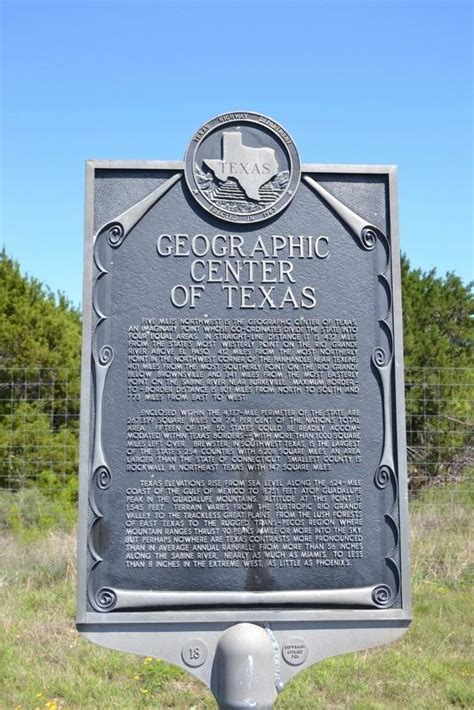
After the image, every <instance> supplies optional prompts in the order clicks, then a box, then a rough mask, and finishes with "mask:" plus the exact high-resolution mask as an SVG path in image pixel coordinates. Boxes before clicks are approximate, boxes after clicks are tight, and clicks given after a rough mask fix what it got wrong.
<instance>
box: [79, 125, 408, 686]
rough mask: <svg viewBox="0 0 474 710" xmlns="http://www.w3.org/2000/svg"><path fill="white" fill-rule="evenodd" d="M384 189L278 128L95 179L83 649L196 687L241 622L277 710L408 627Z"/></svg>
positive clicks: (394, 265) (105, 166)
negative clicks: (337, 664)
mask: <svg viewBox="0 0 474 710" xmlns="http://www.w3.org/2000/svg"><path fill="white" fill-rule="evenodd" d="M407 545H408V540H407V483H406V452H405V423H404V401H403V358H402V330H401V304H400V263H399V245H398V229H397V213H396V169H395V168H394V167H392V166H350V165H318V164H302V165H300V160H299V157H298V152H297V149H296V147H295V144H294V142H293V140H292V139H291V137H290V136H289V134H288V133H287V132H286V130H285V129H283V128H282V127H281V126H280V125H279V124H278V123H276V122H275V121H273V120H272V119H269V118H267V117H265V116H261V115H260V114H255V113H251V112H241V113H231V114H226V115H223V116H218V117H217V118H215V119H213V120H211V121H209V122H208V123H206V124H205V125H204V126H203V127H202V128H201V129H199V131H197V132H196V134H195V135H194V136H193V138H192V140H191V143H190V146H189V148H188V150H187V153H186V158H185V161H184V162H170V163H164V162H155V161H138V162H137V161H135V162H122V161H89V162H88V164H87V204H86V241H85V283H84V340H83V371H82V404H81V471H80V533H79V590H78V628H79V630H80V631H81V632H83V633H84V634H85V635H86V636H87V637H88V638H90V639H91V640H93V641H95V642H97V643H100V644H102V645H105V646H109V647H111V648H118V649H124V650H129V651H133V652H136V653H143V654H147V655H155V656H159V657H162V658H165V659H167V660H169V661H172V662H174V663H177V664H180V665H183V666H184V667H185V668H187V669H188V670H190V672H192V673H194V674H195V675H196V676H198V677H199V678H201V679H202V680H204V681H205V682H206V683H208V684H209V685H211V686H212V684H213V682H214V681H213V680H212V678H213V677H214V675H215V672H214V675H213V670H212V669H213V666H214V664H215V663H216V661H215V658H217V656H216V646H218V644H219V640H220V638H221V637H222V634H223V633H224V632H225V631H226V629H228V628H229V627H232V626H233V625H235V624H238V623H241V622H248V623H250V624H255V625H257V626H260V627H263V628H264V629H265V631H266V633H267V635H268V637H269V639H270V640H271V643H272V649H273V650H274V669H273V672H274V676H275V686H276V687H277V688H278V689H281V688H282V687H283V684H284V683H285V682H286V681H287V680H288V679H289V678H291V677H292V676H293V675H294V674H295V673H297V672H299V671H300V670H301V669H302V668H304V667H307V666H308V665H310V664H311V663H314V662H315V661H317V660H320V659H322V658H325V657H327V656H330V655H335V654H337V653H342V652H346V651H350V650H357V649H361V648H367V647H369V646H374V645H377V644H380V643H385V642H388V641H391V640H393V639H395V638H397V637H398V636H400V635H401V634H402V633H403V632H404V631H405V630H406V627H407V626H408V624H409V621H410V594H409V586H408V569H407V565H408V551H407Z"/></svg>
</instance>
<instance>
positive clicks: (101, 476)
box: [94, 466, 112, 491]
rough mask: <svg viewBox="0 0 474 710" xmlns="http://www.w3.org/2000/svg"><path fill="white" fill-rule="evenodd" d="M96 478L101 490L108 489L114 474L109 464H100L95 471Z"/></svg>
mask: <svg viewBox="0 0 474 710" xmlns="http://www.w3.org/2000/svg"><path fill="white" fill-rule="evenodd" d="M94 479H95V484H96V486H97V488H100V490H101V491H106V490H107V489H108V488H110V484H111V483H112V476H111V474H110V471H109V469H108V468H107V466H99V468H97V469H96V470H95V471H94Z"/></svg>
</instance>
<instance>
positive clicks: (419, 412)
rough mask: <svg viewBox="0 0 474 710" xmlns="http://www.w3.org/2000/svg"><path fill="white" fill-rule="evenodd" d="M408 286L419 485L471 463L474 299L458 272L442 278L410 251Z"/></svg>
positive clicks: (410, 402)
mask: <svg viewBox="0 0 474 710" xmlns="http://www.w3.org/2000/svg"><path fill="white" fill-rule="evenodd" d="M402 289H403V290H402V295H403V321H404V346H405V369H406V371H407V373H408V374H409V378H407V379H409V382H410V384H409V386H408V387H407V392H406V394H407V422H408V427H407V429H408V447H409V455H410V456H411V458H412V460H413V462H414V464H415V465H414V469H415V476H414V480H413V481H412V483H413V484H414V485H419V484H422V483H424V482H426V480H427V479H428V478H430V477H433V476H439V475H442V476H445V475H448V476H451V475H454V476H456V475H457V474H459V473H460V471H462V469H463V467H465V466H466V465H468V464H469V463H470V458H471V456H472V445H473V430H472V424H470V422H471V421H472V401H470V398H469V391H471V392H472V387H473V386H474V376H473V365H474V355H473V351H472V336H473V315H474V299H473V295H472V290H471V287H470V285H469V284H468V285H465V284H463V282H462V280H461V279H460V278H459V277H458V276H456V275H455V274H453V273H448V274H447V275H446V276H445V278H440V277H439V276H437V275H436V271H435V270H432V271H429V272H427V273H423V272H422V271H421V270H419V269H411V268H410V264H409V261H408V259H407V258H406V257H404V258H403V259H402ZM460 451H461V452H462V453H461V456H459V452H460ZM446 462H449V463H450V466H447V465H446Z"/></svg>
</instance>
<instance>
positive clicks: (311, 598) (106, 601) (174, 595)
mask: <svg viewBox="0 0 474 710" xmlns="http://www.w3.org/2000/svg"><path fill="white" fill-rule="evenodd" d="M393 599H394V594H393V593H392V590H391V588H390V587H389V586H388V585H386V584H378V585H376V586H371V587H354V588H348V589H308V590H297V591H295V590H292V591H288V592H287V591H284V592H282V591H276V592H245V591H235V592H221V591H219V592H200V591H196V592H173V591H171V592H154V591H148V592H147V591H142V590H131V589H110V588H108V587H107V588H106V587H103V588H102V589H99V591H98V592H97V593H96V595H95V599H94V605H95V606H96V607H97V608H98V610H99V611H105V612H108V611H119V610H120V609H145V608H148V609H153V608H155V609H159V608H162V607H169V606H176V607H183V606H215V607H217V606H220V605H222V604H227V605H236V606H262V605H263V606H271V605H282V606H285V605H287V604H308V605H315V606H318V605H320V606H336V607H365V608H369V609H370V608H372V609H374V608H375V609H377V608H382V607H385V606H390V603H392V601H393Z"/></svg>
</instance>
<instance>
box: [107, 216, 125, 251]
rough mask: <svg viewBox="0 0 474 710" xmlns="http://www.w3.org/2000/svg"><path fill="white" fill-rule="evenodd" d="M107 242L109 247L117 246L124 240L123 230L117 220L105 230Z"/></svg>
mask: <svg viewBox="0 0 474 710" xmlns="http://www.w3.org/2000/svg"><path fill="white" fill-rule="evenodd" d="M106 235H107V242H108V243H109V244H110V246H111V247H114V248H115V247H119V246H120V245H121V243H122V242H123V240H124V237H125V230H124V228H123V226H122V225H121V224H119V223H118V222H117V223H115V224H111V225H110V227H108V228H107V231H106Z"/></svg>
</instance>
